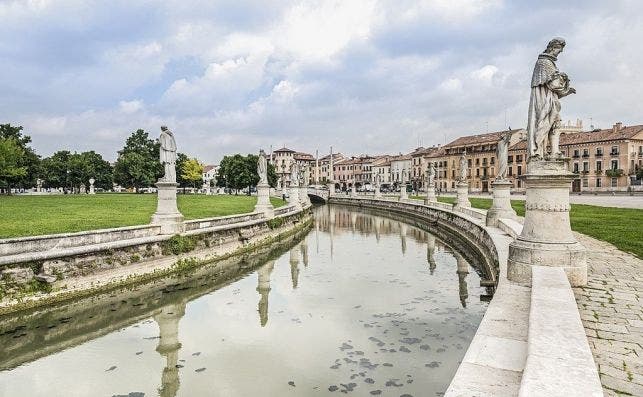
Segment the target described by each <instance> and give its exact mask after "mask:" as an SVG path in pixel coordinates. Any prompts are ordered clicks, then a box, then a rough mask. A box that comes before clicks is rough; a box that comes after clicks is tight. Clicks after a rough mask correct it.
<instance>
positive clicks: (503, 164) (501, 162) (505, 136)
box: [496, 130, 512, 181]
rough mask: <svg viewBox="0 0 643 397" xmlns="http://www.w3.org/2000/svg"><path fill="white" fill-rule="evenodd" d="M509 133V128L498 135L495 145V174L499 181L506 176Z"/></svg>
mask: <svg viewBox="0 0 643 397" xmlns="http://www.w3.org/2000/svg"><path fill="white" fill-rule="evenodd" d="M511 133H512V132H511V130H509V131H505V132H503V133H502V135H501V136H500V140H499V141H498V146H497V147H496V157H497V158H498V174H497V175H496V180H499V181H501V180H505V179H506V178H507V167H508V162H509V158H508V156H509V142H510V141H511Z"/></svg>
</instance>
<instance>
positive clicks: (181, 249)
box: [163, 234, 196, 255]
mask: <svg viewBox="0 0 643 397" xmlns="http://www.w3.org/2000/svg"><path fill="white" fill-rule="evenodd" d="M194 248H196V240H195V239H194V238H193V237H191V236H181V235H180V234H176V235H174V236H172V237H171V238H170V239H169V240H167V241H165V242H164V243H163V255H169V254H173V255H179V254H182V253H185V252H190V251H192V250H194Z"/></svg>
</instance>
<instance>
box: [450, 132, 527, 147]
mask: <svg viewBox="0 0 643 397" xmlns="http://www.w3.org/2000/svg"><path fill="white" fill-rule="evenodd" d="M507 131H518V130H511V129H510V130H505V131H496V132H489V133H486V134H479V135H468V136H461V137H460V138H457V139H456V140H454V141H452V142H449V143H447V144H446V145H444V146H443V147H445V148H447V149H450V148H456V147H462V146H472V145H484V144H487V143H497V142H498V141H499V140H500V137H501V136H502V134H503V133H505V132H507Z"/></svg>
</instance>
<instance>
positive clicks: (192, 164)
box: [181, 158, 203, 188]
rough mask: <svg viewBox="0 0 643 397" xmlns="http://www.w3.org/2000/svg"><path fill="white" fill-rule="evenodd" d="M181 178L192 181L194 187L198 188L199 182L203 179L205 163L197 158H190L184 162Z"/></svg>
mask: <svg viewBox="0 0 643 397" xmlns="http://www.w3.org/2000/svg"><path fill="white" fill-rule="evenodd" d="M181 178H183V180H185V181H189V182H191V183H192V184H193V187H194V188H196V187H197V184H198V183H199V182H201V181H203V164H201V163H200V162H199V160H197V159H196V158H192V159H188V160H187V161H185V162H184V163H183V164H182V167H181Z"/></svg>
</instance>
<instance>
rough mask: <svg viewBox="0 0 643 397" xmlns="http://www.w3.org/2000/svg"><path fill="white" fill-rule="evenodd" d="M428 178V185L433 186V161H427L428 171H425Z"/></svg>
mask: <svg viewBox="0 0 643 397" xmlns="http://www.w3.org/2000/svg"><path fill="white" fill-rule="evenodd" d="M427 175H428V179H429V184H428V186H429V187H433V186H434V185H435V166H434V165H433V161H431V162H429V171H428V172H427Z"/></svg>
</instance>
